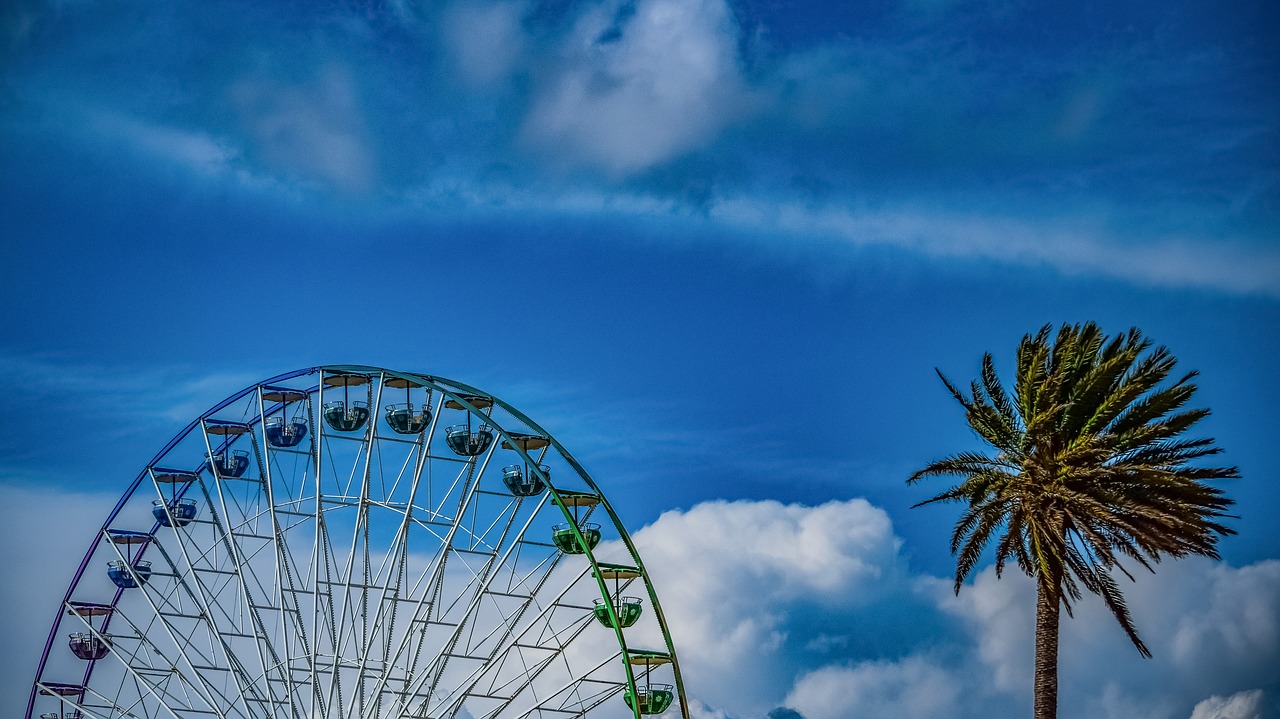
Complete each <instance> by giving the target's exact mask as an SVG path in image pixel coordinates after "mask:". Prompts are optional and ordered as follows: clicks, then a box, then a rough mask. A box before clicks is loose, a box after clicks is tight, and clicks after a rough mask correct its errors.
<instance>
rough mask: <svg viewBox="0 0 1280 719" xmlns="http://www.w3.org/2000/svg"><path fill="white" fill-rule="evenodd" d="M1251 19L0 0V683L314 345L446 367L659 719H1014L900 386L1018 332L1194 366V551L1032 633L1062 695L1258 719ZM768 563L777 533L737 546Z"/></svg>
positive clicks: (1263, 261) (1197, 7) (1265, 301)
mask: <svg viewBox="0 0 1280 719" xmlns="http://www.w3.org/2000/svg"><path fill="white" fill-rule="evenodd" d="M1277 31H1280V9H1277V7H1276V6H1275V5H1273V4H1271V3H1263V2H1248V1H1244V2H1238V3H1230V4H1222V3H1208V2H1200V1H1196V0H1166V1H1164V2H1151V1H1147V0H1113V1H1111V2H1106V3H1103V2H1076V3H1056V2H1051V3H1033V2H1023V1H1021V0H865V1H863V2H857V3H836V2H820V1H817V0H795V1H794V2H783V1H782V0H632V1H629V2H623V1H621V0H580V1H579V0H547V1H545V2H534V1H532V0H530V1H520V0H513V1H503V2H491V1H490V0H441V1H439V2H430V3H419V2H414V1H413V0H388V1H387V2H375V1H372V0H370V1H368V2H358V1H356V0H350V1H348V2H327V1H323V0H314V1H311V2H273V3H258V2H230V1H227V0H212V1H209V2H189V1H186V0H172V1H170V2H164V3H159V2H116V1H112V0H60V1H57V2H45V1H39V0H9V1H8V2H6V3H4V4H3V6H2V7H0V166H2V167H3V172H2V173H0V217H2V218H3V220H0V303H2V304H3V306H4V307H5V308H6V309H5V311H4V313H3V314H0V376H3V377H5V378H6V379H7V388H6V391H5V400H4V405H3V407H4V411H3V412H0V520H2V523H3V525H4V526H6V527H8V528H9V530H10V534H11V536H13V537H15V538H16V541H13V542H11V543H10V547H11V548H12V549H11V552H12V554H11V560H10V562H9V563H8V566H7V568H6V576H7V577H8V578H9V582H7V583H6V585H5V587H4V589H3V590H0V603H2V605H0V616H3V617H4V619H3V620H0V630H2V632H3V636H2V637H0V645H3V646H6V647H8V648H9V651H8V652H6V653H5V656H4V657H3V658H0V703H3V704H5V705H15V704H19V703H20V702H21V700H22V699H24V698H25V696H26V692H27V687H29V686H30V683H29V682H30V681H31V679H32V678H33V676H34V671H35V663H36V660H37V659H38V655H39V650H40V646H41V643H42V641H43V638H44V635H45V633H46V632H47V627H48V626H49V623H50V622H51V620H52V617H53V616H54V613H55V612H56V611H57V602H58V601H59V599H60V597H61V596H62V593H63V592H64V591H65V589H66V587H67V585H68V584H69V582H70V580H71V577H72V575H73V574H74V569H75V567H76V565H77V564H78V561H79V559H80V557H81V556H82V555H83V552H84V550H85V549H86V548H87V546H88V545H89V543H90V542H91V541H92V539H93V533H94V530H95V529H96V527H97V526H99V525H100V523H101V520H102V519H103V518H105V516H106V514H107V512H108V511H109V509H110V507H111V506H112V505H113V504H114V502H115V500H116V498H117V497H118V496H119V495H120V493H121V492H123V491H124V489H125V488H126V487H127V485H128V483H129V481H130V480H131V479H132V478H133V477H134V476H135V475H136V474H137V472H138V471H139V469H140V468H141V467H143V466H145V464H146V462H147V461H148V460H149V459H150V458H151V457H152V456H153V455H154V454H155V453H156V452H157V451H158V450H159V449H160V448H161V447H162V446H163V445H164V443H165V442H166V441H167V440H168V439H169V438H170V437H172V436H173V435H174V434H176V433H177V432H178V431H179V430H180V429H181V428H182V427H183V426H185V425H186V424H187V423H188V422H189V421H191V420H192V419H194V418H195V417H197V416H198V415H199V414H200V413H201V412H203V411H204V410H206V409H207V408H209V407H211V406H212V405H214V404H215V403H217V402H218V401H219V400H220V399H222V398H223V397H225V396H227V395H230V394H232V393H233V392H235V391H237V390H239V389H240V388H242V387H245V386H248V385H251V384H253V383H255V382H257V381H259V380H262V379H265V378H267V377H270V376H272V375H275V374H278V373H281V372H284V371H287V370H290V369H295V368H301V367H308V366H313V365H317V364H325V363H358V364H370V365H378V366H384V367H389V368H392V369H401V370H406V371H417V372H423V373H430V374H435V375H439V376H444V377H449V378H452V379H456V380H459V381H462V382H465V383H467V384H470V385H473V386H477V387H481V388H483V389H485V390H486V391H489V392H492V393H493V394H495V395H497V396H499V397H501V398H503V399H504V400H506V401H508V402H510V403H511V404H513V405H515V406H516V407H518V408H520V409H521V410H522V411H524V412H525V413H526V414H528V415H529V416H531V417H533V418H534V419H535V420H537V421H538V422H539V424H541V425H543V426H544V427H546V428H548V429H549V430H551V431H552V433H553V434H554V435H555V436H556V437H557V439H559V440H560V441H561V442H562V443H563V444H564V445H565V446H566V447H568V448H569V449H570V450H571V451H572V452H573V453H574V454H575V456H577V457H579V458H580V459H581V460H582V461H583V463H584V465H585V466H586V467H587V469H588V470H589V471H590V472H591V474H592V475H593V476H594V477H595V479H596V481H597V482H598V483H599V484H600V486H601V487H602V488H603V489H604V491H605V493H606V494H607V495H608V496H609V498H610V500H611V502H612V503H613V504H614V505H615V506H616V507H617V509H618V510H619V512H620V514H621V515H622V517H623V519H624V520H625V521H626V522H627V525H628V527H629V528H630V529H631V532H632V534H633V535H634V536H635V538H636V541H637V543H638V546H639V547H640V549H641V554H642V556H644V557H645V560H646V564H648V565H649V566H650V567H651V568H653V572H654V581H655V583H656V585H657V587H658V592H659V595H660V596H662V597H663V604H664V607H665V608H666V609H667V612H668V614H669V615H670V618H671V621H672V627H673V632H674V635H675V641H676V645H677V649H678V650H679V653H680V656H681V658H682V666H683V667H684V671H685V675H686V676H685V679H686V682H687V684H688V687H689V694H690V696H691V699H692V700H693V705H694V709H695V712H696V715H697V716H698V717H700V718H705V719H729V718H732V719H763V718H765V717H768V718H769V719H796V717H803V719H828V718H830V719H835V718H850V719H856V718H858V717H883V716H932V717H942V718H944V719H946V718H954V719H969V718H971V717H989V716H1025V715H1027V714H1028V713H1029V711H1030V704H1031V679H1030V671H1031V669H1030V667H1031V658H1032V626H1033V607H1034V600H1033V597H1034V587H1033V586H1032V585H1031V584H1030V583H1029V582H1028V581H1027V580H1026V579H1025V578H1024V577H1022V576H1020V575H1016V574H1014V573H1006V574H1005V576H1004V577H1003V578H1001V579H999V580H998V581H997V579H996V577H995V575H994V569H993V568H992V567H990V566H987V565H983V566H981V567H980V568H979V569H978V570H977V571H976V572H975V574H974V576H973V578H972V580H971V581H970V582H968V583H967V584H966V585H965V586H964V587H963V589H962V590H961V592H960V593H959V595H958V596H957V595H955V594H953V593H952V591H951V581H952V579H951V578H952V575H953V572H954V564H953V558H952V557H951V555H950V554H949V552H948V538H949V534H950V529H951V524H952V522H953V521H954V519H955V516H956V512H955V508H954V507H929V508H920V509H912V508H911V505H913V504H915V503H916V502H919V501H921V500H923V499H925V498H926V497H927V496H931V493H932V492H931V491H930V490H935V491H936V490H937V489H940V487H941V485H935V486H933V487H927V486H926V487H908V486H906V484H905V479H906V477H907V476H908V475H910V474H911V472H912V471H914V470H916V469H919V468H920V467H923V466H924V465H925V464H927V463H928V462H930V461H932V460H935V459H937V458H940V457H942V456H945V455H947V454H950V453H952V452H955V451H960V450H964V449H971V448H975V447H976V446H977V445H976V440H975V439H974V437H973V436H972V434H971V433H970V432H969V431H968V430H967V429H966V428H965V426H964V422H963V416H962V414H961V412H960V411H959V409H958V407H957V406H955V405H954V403H953V402H952V401H951V399H950V397H949V396H948V395H947V393H946V391H945V389H944V387H943V386H942V384H941V382H940V381H939V380H938V378H937V376H936V374H935V368H936V369H938V370H940V371H942V372H944V373H945V374H947V376H949V377H951V378H953V379H956V380H957V381H962V382H963V381H967V380H968V379H970V378H973V377H976V376H977V374H978V370H979V362H980V360H981V357H982V355H983V353H984V352H991V353H993V355H994V357H995V360H996V363H997V366H998V367H999V368H1001V369H1002V371H1007V369H1008V367H1009V366H1010V364H1011V363H1012V361H1013V350H1014V348H1015V347H1016V345H1017V342H1018V341H1019V339H1020V338H1021V337H1022V336H1023V335H1024V334H1026V333H1028V332H1034V331H1035V330H1036V329H1038V328H1039V327H1040V326H1042V325H1044V324H1046V323H1051V324H1055V325H1056V324H1061V323H1064V322H1081V321H1088V320H1093V321H1096V322H1098V323H1099V324H1100V325H1101V326H1102V328H1103V329H1104V330H1105V331H1107V332H1110V333H1115V332H1122V331H1125V330H1127V329H1128V328H1129V327H1133V326H1137V327H1140V328H1141V329H1142V331H1143V332H1144V333H1145V334H1146V335H1147V336H1149V337H1150V338H1152V340H1153V341H1154V342H1155V343H1157V344H1160V345H1165V346H1167V347H1168V348H1169V349H1170V350H1171V351H1172V352H1173V353H1174V354H1175V355H1176V356H1177V357H1178V358H1179V360H1180V363H1179V367H1180V368H1185V369H1187V370H1192V369H1194V370H1198V371H1199V372H1200V376H1199V377H1198V379H1197V380H1196V382H1197V384H1198V386H1199V391H1198V392H1197V394H1196V397H1195V400H1194V403H1195V404H1196V405H1197V406H1203V407H1209V408H1211V409H1212V415H1211V416H1210V417H1209V418H1207V419H1206V420H1205V421H1204V422H1203V423H1201V425H1199V426H1198V428H1197V433H1198V434H1199V435H1203V436H1212V437H1214V438H1216V439H1217V442H1218V444H1219V445H1220V446H1221V447H1222V448H1223V449H1224V453H1223V455H1222V456H1221V457H1222V459H1223V461H1224V462H1225V463H1228V464H1232V465H1237V466H1239V468H1240V473H1241V475H1242V476H1241V478H1240V479H1238V480H1231V481H1228V482H1224V483H1223V485H1222V486H1223V488H1224V489H1225V490H1226V491H1227V493H1228V494H1229V495H1230V496H1231V497H1233V498H1234V499H1235V500H1236V501H1237V502H1238V504H1237V507H1236V510H1237V511H1236V513H1237V514H1238V515H1239V517H1238V518H1237V519H1233V520H1231V522H1230V525H1231V527H1232V528H1233V529H1235V530H1236V531H1237V535H1235V536H1232V537H1228V538H1225V539H1223V541H1222V542H1221V544H1220V550H1221V554H1222V561H1221V562H1212V561H1209V560H1204V559H1187V560H1180V561H1169V562H1164V563H1161V564H1160V565H1159V566H1158V567H1157V570H1158V571H1157V572H1156V573H1155V574H1148V573H1145V572H1142V573H1139V574H1138V575H1137V576H1136V581H1134V582H1133V583H1128V582H1127V581H1126V582H1124V588H1125V591H1126V596H1127V597H1128V599H1129V604H1130V607H1131V609H1132V610H1133V613H1134V616H1135V618H1136V621H1137V626H1138V629H1139V631H1140V633H1141V634H1142V636H1143V637H1144V639H1145V640H1146V643H1147V644H1148V646H1150V647H1151V649H1152V652H1153V654H1154V657H1153V658H1151V659H1144V658H1142V657H1141V656H1140V655H1138V653H1137V652H1136V651H1135V650H1134V649H1133V648H1132V647H1131V646H1130V645H1129V644H1128V640H1127V639H1126V638H1125V636H1124V635H1123V633H1122V632H1121V631H1120V629H1119V628H1118V626H1116V625H1115V623H1114V621H1113V620H1112V619H1111V618H1110V616H1109V615H1108V614H1107V612H1106V611H1105V608H1104V607H1102V606H1101V604H1100V602H1097V601H1084V602H1082V603H1081V605H1080V606H1079V607H1078V608H1077V610H1076V612H1075V617H1074V618H1071V619H1064V622H1063V633H1062V642H1063V650H1062V651H1063V654H1062V671H1061V682H1062V684H1061V687H1062V688H1061V692H1062V695H1061V696H1062V701H1061V705H1062V708H1061V713H1060V716H1062V717H1063V718H1064V719H1072V718H1074V717H1085V716H1088V717H1091V718H1097V717H1101V718H1104V719H1105V718H1115V719H1119V718H1120V717H1143V718H1148V717H1149V718H1150V719H1213V718H1217V719H1248V718H1250V717H1258V718H1270V719H1275V718H1276V717H1280V670H1277V669H1276V667H1280V524H1277V523H1276V522H1274V521H1273V519H1272V517H1271V515H1270V510H1271V509H1272V507H1274V506H1275V504H1276V503H1277V502H1280V489H1278V488H1277V487H1280V485H1278V484H1277V482H1276V481H1275V478H1276V476H1277V474H1278V473H1280V460H1278V459H1277V456H1276V453H1275V452H1274V451H1273V450H1274V447H1275V446H1276V441H1275V437H1276V436H1277V430H1280V409H1277V407H1280V380H1278V379H1277V374H1276V372H1275V359H1274V358H1275V357H1276V355H1277V351H1278V350H1280V340H1278V339H1277V338H1280V331H1278V330H1280V234H1278V230H1280V47H1278V46H1277V45H1276V43H1275V42H1274V37H1275V36H1276V33H1277ZM783 547H787V548H791V550H790V551H782V550H780V548H783Z"/></svg>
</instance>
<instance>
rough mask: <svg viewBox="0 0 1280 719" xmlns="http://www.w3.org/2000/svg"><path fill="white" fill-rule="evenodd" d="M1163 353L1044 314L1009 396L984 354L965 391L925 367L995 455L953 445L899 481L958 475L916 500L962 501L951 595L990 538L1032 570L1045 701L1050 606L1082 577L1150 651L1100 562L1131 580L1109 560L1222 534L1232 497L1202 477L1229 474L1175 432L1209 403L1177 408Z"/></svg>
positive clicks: (1067, 602)
mask: <svg viewBox="0 0 1280 719" xmlns="http://www.w3.org/2000/svg"><path fill="white" fill-rule="evenodd" d="M1051 339H1052V342H1051ZM1176 362H1177V360H1176V359H1175V358H1174V357H1173V356H1172V355H1171V354H1170V353H1169V351H1168V350H1167V349H1165V348H1164V347H1156V348H1155V349H1151V343H1150V341H1149V340H1147V339H1145V338H1144V337H1143V336H1142V333H1141V332H1140V331H1139V330H1138V329H1137V328H1133V329H1130V330H1129V331H1128V332H1127V333H1124V334H1119V335H1116V336H1115V337H1112V338H1108V337H1106V336H1105V335H1104V334H1103V333H1102V332H1101V331H1100V330H1099V329H1098V327H1097V326H1096V325H1094V324H1093V323H1092V322H1090V323H1086V324H1083V325H1063V326H1062V327H1061V328H1060V329H1059V331H1058V332H1057V336H1056V338H1054V337H1053V333H1052V328H1051V327H1050V326H1049V325H1045V326H1044V327H1043V328H1041V329H1040V331H1039V332H1038V333H1037V334H1035V335H1027V336H1025V337H1023V339H1022V342H1021V344H1020V345H1019V347H1018V351H1017V367H1016V378H1015V381H1014V387H1013V392H1012V396H1011V395H1010V394H1009V393H1007V392H1006V391H1005V389H1004V388H1003V387H1002V385H1001V383H1000V379H999V378H998V377H997V375H996V369H995V364H994V362H993V361H992V358H991V354H990V353H987V354H986V355H985V356H984V357H983V358H982V372H981V378H980V380H979V381H974V382H973V383H972V386H971V388H970V392H969V393H968V394H966V393H964V392H962V391H961V390H960V388H958V387H957V386H956V385H954V384H952V383H951V382H950V381H949V380H948V379H947V378H946V377H945V376H943V375H942V373H941V372H939V373H938V375H939V377H941V378H942V381H943V382H944V383H945V384H946V386H947V389H948V390H950V391H951V394H952V395H953V396H954V397H955V398H956V400H957V401H958V402H959V403H960V404H961V406H963V407H964V410H965V417H966V419H967V421H968V423H969V426H970V427H971V428H972V429H973V430H974V431H975V432H976V433H977V434H978V436H979V437H980V438H981V439H982V440H983V441H985V442H986V443H987V444H989V445H990V446H991V447H992V448H993V449H994V453H991V452H987V453H983V452H961V453H958V454H954V455H952V456H950V457H947V458H945V459H942V460H939V461H936V462H933V463H932V464H930V465H928V466H927V467H925V468H924V469H921V470H920V471H918V472H916V473H915V474H913V475H911V477H910V478H909V479H908V480H907V482H908V483H909V484H910V483H915V482H916V481H917V480H920V479H922V478H924V477H930V476H935V475H945V476H953V477H959V478H960V481H959V483H958V484H956V485H955V486H953V487H951V488H950V489H947V490H946V491H944V492H942V493H940V494H938V495H937V496H935V497H932V498H930V499H927V500H925V501H924V502H921V503H920V504H921V505H922V504H929V503H932V502H961V503H967V505H968V506H967V507H966V508H965V510H964V512H963V514H962V515H961V516H960V519H959V520H958V521H957V522H956V525H955V530H954V531H953V533H952V536H951V551H952V553H953V554H956V555H957V561H956V577H955V590H956V592H957V593H958V592H959V591H960V587H961V585H962V584H963V582H964V580H965V578H966V577H967V576H968V575H969V574H970V572H971V571H972V570H973V568H974V566H975V565H976V564H977V562H978V560H979V558H980V557H981V556H982V554H983V552H984V549H985V548H987V547H988V545H989V544H990V543H991V542H992V540H994V541H995V544H994V558H995V563H996V565H995V566H996V573H997V575H999V574H1000V572H1001V571H1002V570H1003V569H1004V567H1005V564H1006V562H1007V561H1008V560H1009V559H1010V558H1012V559H1013V560H1014V561H1016V562H1017V565H1018V567H1019V568H1020V569H1021V570H1022V571H1023V572H1025V573H1026V574H1027V575H1029V576H1031V577H1032V578H1033V579H1035V580H1036V583H1037V587H1038V591H1039V595H1040V603H1041V604H1042V605H1045V606H1046V607H1048V608H1050V609H1051V610H1052V617H1051V620H1052V633H1053V636H1052V640H1053V647H1052V649H1053V656H1052V660H1053V662H1052V663H1053V667H1054V668H1053V677H1052V679H1053V704H1054V706H1056V694H1057V689H1056V685H1057V679H1056V655H1057V638H1056V635H1057V607H1058V606H1059V604H1061V606H1062V607H1063V608H1065V609H1066V610H1067V612H1068V614H1070V612H1071V606H1072V602H1073V601H1076V600H1078V599H1080V597H1081V591H1080V588H1081V587H1083V588H1084V589H1086V590H1088V591H1090V592H1092V593H1094V594H1097V595H1099V596H1101V597H1102V599H1103V601H1104V602H1105V603H1106V605H1107V607H1108V608H1109V609H1110V610H1111V613H1112V614H1114V615H1115V618H1116V620H1117V621H1118V622H1119V623H1120V626H1121V627H1123V629H1124V631H1125V633H1126V634H1128V636H1129V639H1130V640H1132V641H1133V644H1134V646H1136V647H1137V648H1138V651H1139V652H1141V653H1142V654H1143V655H1145V656H1150V655H1151V652H1150V651H1149V650H1148V649H1147V647H1146V645H1145V644H1143V642H1142V639H1141V638H1139V636H1138V632H1137V630H1136V628H1135V626H1134V623H1133V619H1132V618H1131V617H1130V615H1129V611H1128V609H1127V608H1126V606H1125V603H1124V598H1123V596H1122V595H1121V592H1120V590H1119V587H1118V586H1117V584H1116V582H1115V579H1114V577H1113V570H1118V571H1119V572H1120V573H1123V574H1124V575H1125V576H1128V577H1129V578H1130V579H1132V575H1131V574H1129V572H1128V571H1127V570H1126V569H1125V568H1124V566H1123V565H1122V564H1121V560H1122V559H1126V558H1127V559H1129V560H1132V561H1133V562H1136V563H1137V564H1139V565H1141V566H1143V567H1146V568H1147V569H1148V570H1150V569H1152V563H1154V562H1159V561H1160V559H1161V557H1162V556H1164V555H1168V556H1172V557H1181V556H1185V555H1190V554H1200V555H1205V556H1209V557H1213V558H1215V559H1216V558H1218V553H1217V549H1216V544H1217V541H1218V538H1219V537H1220V536H1223V535H1228V534H1234V532H1233V531H1232V530H1231V529H1230V528H1228V527H1226V526H1224V525H1223V524H1221V523H1220V522H1219V521H1218V520H1220V519H1223V518H1226V517H1229V516H1230V515H1228V514H1226V513H1225V510H1226V509H1227V508H1228V507H1230V506H1231V504H1232V503H1233V502H1232V500H1230V499H1228V498H1227V497H1225V496H1224V495H1223V493H1222V491H1221V490H1219V489H1216V488H1214V487H1211V486H1209V485H1207V484H1205V481H1206V480H1215V479H1225V478H1231V477H1238V476H1239V472H1238V470H1237V469H1236V468H1235V467H1208V466H1201V463H1197V462H1196V460H1200V459H1201V458H1204V457H1207V456H1210V455H1214V454H1217V453H1218V452H1220V451H1221V450H1220V449H1219V448H1217V447H1215V446H1214V444H1213V442H1214V441H1213V439H1211V438H1205V439H1188V438H1184V437H1183V436H1182V435H1183V433H1184V432H1186V431H1187V430H1188V429H1189V428H1191V427H1192V426H1193V425H1195V424H1196V423H1197V422H1199V421H1200V420H1201V419H1203V418H1204V417H1205V416H1207V415H1208V414H1209V411H1208V410H1207V409H1184V407H1185V405H1186V403H1187V401H1188V399H1190V397H1191V395H1192V394H1193V393H1194V392H1195V390H1196V386H1195V385H1194V384H1192V383H1191V380H1192V378H1194V377H1195V376H1196V374H1197V373H1195V372H1189V373H1187V374H1185V375H1183V376H1182V377H1181V378H1179V379H1177V380H1176V381H1174V382H1172V383H1171V384H1168V385H1165V386H1163V387H1161V386H1159V385H1160V384H1161V383H1162V382H1164V381H1165V379H1166V378H1168V377H1169V376H1170V373H1171V372H1172V371H1173V369H1174V365H1175V364H1176ZM916 506H919V505H916ZM1049 605H1051V606H1049ZM1044 611H1046V610H1045V608H1044V607H1042V608H1041V609H1040V613H1043V612H1044ZM1040 621H1041V620H1039V619H1038V624H1037V670H1038V671H1039V666H1040V663H1041V662H1040V656H1039V652H1040V647H1039V644H1040V641H1041V637H1040V632H1041V631H1042V627H1041V625H1040V623H1039V622H1040ZM1039 691H1040V682H1039V677H1038V678H1037V695H1039ZM1038 706H1039V701H1037V707H1038ZM1037 714H1038V715H1040V712H1039V711H1037Z"/></svg>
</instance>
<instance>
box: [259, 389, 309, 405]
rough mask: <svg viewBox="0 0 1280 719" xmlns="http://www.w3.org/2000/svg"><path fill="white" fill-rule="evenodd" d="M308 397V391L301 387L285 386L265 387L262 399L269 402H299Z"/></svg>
mask: <svg viewBox="0 0 1280 719" xmlns="http://www.w3.org/2000/svg"><path fill="white" fill-rule="evenodd" d="M306 398H307V393H306V392H303V391H302V390H300V389H287V388H285V387H263V388H262V399H264V400H266V401H267V402H297V401H299V400H303V399H306Z"/></svg>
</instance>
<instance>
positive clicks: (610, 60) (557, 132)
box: [524, 0, 744, 176]
mask: <svg viewBox="0 0 1280 719" xmlns="http://www.w3.org/2000/svg"><path fill="white" fill-rule="evenodd" d="M633 10H634V12H633V13H631V14H629V15H628V14H626V12H624V6H623V3H621V2H616V1H615V2H608V3H604V4H602V5H600V6H597V7H594V8H592V9H591V10H590V11H588V12H587V13H585V14H584V15H583V17H582V18H581V19H580V20H579V22H578V24H577V26H576V27H575V28H574V30H573V32H572V34H571V35H570V37H569V39H568V41H567V42H566V45H565V47H564V48H563V55H564V60H565V64H564V66H563V67H562V68H560V70H559V71H558V72H556V73H555V74H554V76H553V79H552V80H551V82H550V83H549V85H548V86H547V87H545V88H544V90H543V91H542V94H541V96H540V97H538V98H537V99H536V100H535V102H534V105H533V108H532V110H531V111H530V114H529V116H528V118H527V120H526V123H525V127H524V135H525V137H526V138H527V139H528V140H529V141H531V142H532V143H533V144H535V145H540V146H543V147H546V148H549V149H550V150H551V151H552V152H553V153H554V154H555V155H558V156H562V157H570V158H573V159H575V160H577V161H580V162H584V163H586V164H588V165H592V166H595V167H600V168H603V169H605V170H607V171H609V172H611V173H613V174H615V175H619V176H620V175H627V174H631V173H634V172H637V171H640V170H644V169H646V168H649V167H652V166H654V165H657V164H660V163H662V162H665V161H667V160H670V159H672V158H674V157H677V156H679V155H681V154H683V153H685V152H687V151H689V150H691V149H694V148H697V147H699V146H701V145H703V144H704V143H706V142H708V141H710V140H711V139H712V138H713V137H714V135H715V134H716V133H717V132H718V131H719V130H720V129H721V128H723V127H724V126H725V125H726V124H727V123H729V122H730V121H731V120H733V119H734V117H735V115H736V114H737V113H739V112H741V111H742V109H743V102H744V99H743V95H742V93H743V82H742V79H741V77H740V74H739V70H738V65H737V49H736V47H737V36H738V29H737V25H736V23H735V21H734V19H733V14H732V12H731V11H730V9H729V7H728V6H727V5H726V3H725V2H724V0H639V1H638V2H636V3H635V4H634V7H633Z"/></svg>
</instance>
